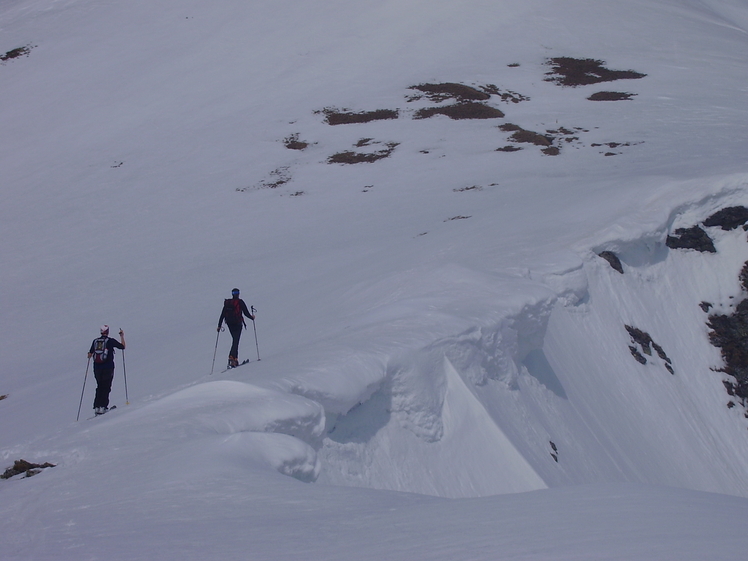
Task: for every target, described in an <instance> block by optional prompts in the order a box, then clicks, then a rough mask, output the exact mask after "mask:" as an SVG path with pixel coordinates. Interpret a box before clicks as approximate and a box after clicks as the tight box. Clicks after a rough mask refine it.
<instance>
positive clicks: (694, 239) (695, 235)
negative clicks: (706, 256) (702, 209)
mask: <svg viewBox="0 0 748 561" xmlns="http://www.w3.org/2000/svg"><path fill="white" fill-rule="evenodd" d="M665 245H666V246H668V247H669V248H670V249H693V250H695V251H700V252H702V253H717V249H716V248H715V247H714V242H713V241H712V238H710V237H709V234H707V233H706V232H705V231H704V229H703V228H702V227H701V226H699V225H698V224H697V225H696V226H692V227H691V228H678V229H677V230H675V232H673V235H672V236H668V237H667V239H666V240H665Z"/></svg>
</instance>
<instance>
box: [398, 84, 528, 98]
mask: <svg viewBox="0 0 748 561" xmlns="http://www.w3.org/2000/svg"><path fill="white" fill-rule="evenodd" d="M410 89H411V90H416V91H418V92H419V93H417V94H414V95H411V96H409V97H407V98H406V99H407V101H409V102H410V101H417V100H419V99H422V98H423V97H426V98H427V99H429V101H432V102H434V103H442V102H444V101H447V100H450V99H453V100H456V101H459V102H468V101H488V100H489V99H491V97H492V96H497V97H498V98H499V99H501V101H504V102H506V103H520V102H521V101H529V100H530V98H529V97H527V96H524V95H522V94H519V93H517V92H513V91H510V90H500V89H499V88H498V87H497V86H495V85H494V84H487V85H484V86H477V87H473V86H467V85H465V84H457V83H454V82H444V83H440V84H419V85H417V86H411V87H410Z"/></svg>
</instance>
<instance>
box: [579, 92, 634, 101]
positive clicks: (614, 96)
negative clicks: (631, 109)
mask: <svg viewBox="0 0 748 561" xmlns="http://www.w3.org/2000/svg"><path fill="white" fill-rule="evenodd" d="M635 95H636V94H633V93H626V92H597V93H593V94H592V95H591V96H590V97H588V98H587V99H588V100H590V101H625V100H627V99H632V98H633V97H634V96H635Z"/></svg>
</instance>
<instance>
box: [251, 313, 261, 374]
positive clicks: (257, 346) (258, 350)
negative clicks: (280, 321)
mask: <svg viewBox="0 0 748 561" xmlns="http://www.w3.org/2000/svg"><path fill="white" fill-rule="evenodd" d="M250 309H251V310H252V315H255V312H256V311H257V310H256V309H255V307H254V306H250ZM252 327H253V328H254V330H255V348H256V349H257V360H258V361H259V360H260V345H258V344H257V325H256V324H255V320H254V318H252Z"/></svg>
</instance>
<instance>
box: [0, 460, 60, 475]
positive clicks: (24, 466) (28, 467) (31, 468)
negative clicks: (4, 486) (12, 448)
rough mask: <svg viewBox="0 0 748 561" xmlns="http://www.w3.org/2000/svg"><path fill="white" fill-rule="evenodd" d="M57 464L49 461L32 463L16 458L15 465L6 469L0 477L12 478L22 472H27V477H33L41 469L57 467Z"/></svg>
mask: <svg viewBox="0 0 748 561" xmlns="http://www.w3.org/2000/svg"><path fill="white" fill-rule="evenodd" d="M55 465H56V464H50V463H49V462H46V463H43V464H32V463H31V462H27V461H26V460H16V461H15V462H14V463H13V467H10V468H8V469H6V470H5V473H3V474H2V475H0V479H10V478H11V477H15V476H16V475H20V474H21V473H25V474H26V475H25V477H32V476H34V475H36V474H37V473H39V472H40V471H41V470H43V469H46V468H51V467H55Z"/></svg>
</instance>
